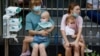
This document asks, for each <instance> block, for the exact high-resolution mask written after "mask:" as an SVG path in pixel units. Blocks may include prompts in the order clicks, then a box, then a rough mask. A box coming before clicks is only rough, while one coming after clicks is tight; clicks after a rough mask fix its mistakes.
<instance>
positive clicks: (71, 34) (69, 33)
mask: <svg viewBox="0 0 100 56" xmlns="http://www.w3.org/2000/svg"><path fill="white" fill-rule="evenodd" d="M74 24H75V17H74V16H68V17H67V18H66V20H65V25H66V26H65V33H66V37H67V40H68V42H69V47H75V43H74V42H75V40H76V38H77V34H76V31H75V29H73V28H72V27H71V25H74ZM64 43H65V41H64V39H63V44H64ZM83 45H84V43H83V40H82V39H80V40H79V46H80V47H82V46H83ZM74 50H76V49H74ZM81 50H83V49H82V48H81ZM75 53H76V52H75ZM77 54H79V53H78V52H77ZM81 56H84V54H83V53H81Z"/></svg>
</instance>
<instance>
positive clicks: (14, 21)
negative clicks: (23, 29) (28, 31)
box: [9, 17, 22, 25]
mask: <svg viewBox="0 0 100 56" xmlns="http://www.w3.org/2000/svg"><path fill="white" fill-rule="evenodd" d="M21 22H22V17H20V18H10V20H9V24H10V25H19V24H21Z"/></svg>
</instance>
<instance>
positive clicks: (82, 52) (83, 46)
mask: <svg viewBox="0 0 100 56" xmlns="http://www.w3.org/2000/svg"><path fill="white" fill-rule="evenodd" d="M79 46H80V47H81V56H84V49H85V45H84V43H82V42H79Z"/></svg>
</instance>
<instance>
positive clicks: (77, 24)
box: [60, 14, 83, 32]
mask: <svg viewBox="0 0 100 56" xmlns="http://www.w3.org/2000/svg"><path fill="white" fill-rule="evenodd" d="M67 16H68V14H65V15H63V17H62V21H61V27H60V30H65V26H66V25H65V20H66V17H67ZM82 25H83V19H82V17H81V16H78V17H77V18H76V22H75V24H71V26H70V27H71V28H73V29H74V30H75V32H78V28H80V27H82Z"/></svg>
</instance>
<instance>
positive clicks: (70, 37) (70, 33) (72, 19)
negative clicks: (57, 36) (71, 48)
mask: <svg viewBox="0 0 100 56" xmlns="http://www.w3.org/2000/svg"><path fill="white" fill-rule="evenodd" d="M71 24H75V17H74V16H68V17H67V18H66V20H65V25H66V27H65V32H66V36H67V39H68V41H69V43H70V42H73V41H75V39H76V38H75V37H76V35H75V30H74V29H72V28H71V27H70V25H71Z"/></svg>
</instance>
